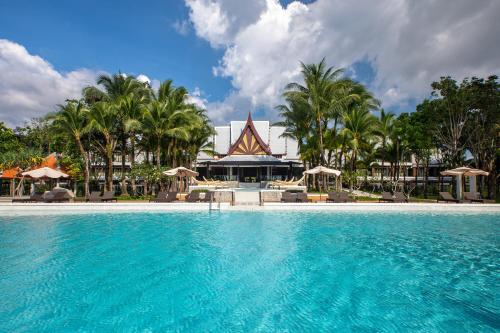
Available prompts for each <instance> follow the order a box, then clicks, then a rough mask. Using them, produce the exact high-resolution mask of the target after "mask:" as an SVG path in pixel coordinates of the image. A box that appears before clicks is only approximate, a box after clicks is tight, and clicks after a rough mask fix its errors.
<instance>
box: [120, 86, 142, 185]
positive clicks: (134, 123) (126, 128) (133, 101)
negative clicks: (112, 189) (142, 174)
mask: <svg viewBox="0 0 500 333" xmlns="http://www.w3.org/2000/svg"><path fill="white" fill-rule="evenodd" d="M146 101H147V99H146V97H145V96H140V95H137V94H129V95H127V96H124V97H122V98H121V99H120V104H119V105H120V106H119V109H120V110H121V112H122V115H123V117H122V122H123V134H124V137H125V135H126V136H127V137H128V139H129V141H130V149H129V159H130V167H131V169H133V168H134V166H135V140H136V135H137V131H138V130H140V129H141V122H142V119H143V116H144V109H145V106H146ZM122 152H123V151H122ZM123 161H124V158H123V156H122V171H123V170H124V166H123ZM124 182H125V178H124V175H122V183H123V184H122V188H126V184H124ZM130 182H131V185H132V193H133V195H136V194H137V188H136V185H135V177H132V178H131V181H130Z"/></svg>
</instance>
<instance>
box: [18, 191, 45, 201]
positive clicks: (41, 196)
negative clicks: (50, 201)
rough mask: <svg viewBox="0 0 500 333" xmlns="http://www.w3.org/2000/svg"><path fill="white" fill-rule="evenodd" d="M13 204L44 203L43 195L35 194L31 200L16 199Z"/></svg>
mask: <svg viewBox="0 0 500 333" xmlns="http://www.w3.org/2000/svg"><path fill="white" fill-rule="evenodd" d="M12 202H13V203H14V202H24V203H26V202H43V194H39V193H33V194H32V195H30V197H29V198H16V199H12Z"/></svg>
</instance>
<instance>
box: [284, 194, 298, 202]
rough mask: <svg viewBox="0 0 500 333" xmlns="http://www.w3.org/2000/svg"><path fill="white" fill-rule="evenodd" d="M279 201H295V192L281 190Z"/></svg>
mask: <svg viewBox="0 0 500 333" xmlns="http://www.w3.org/2000/svg"><path fill="white" fill-rule="evenodd" d="M281 202H297V194H295V193H290V192H283V193H282V194H281Z"/></svg>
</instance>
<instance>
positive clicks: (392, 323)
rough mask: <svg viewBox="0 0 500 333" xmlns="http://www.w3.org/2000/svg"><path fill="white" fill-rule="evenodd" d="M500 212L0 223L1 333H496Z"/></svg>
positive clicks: (98, 217)
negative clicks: (416, 332) (409, 332)
mask: <svg viewBox="0 0 500 333" xmlns="http://www.w3.org/2000/svg"><path fill="white" fill-rule="evenodd" d="M499 230H500V219H499V215H498V214H495V213H492V214H477V213H474V214H467V213H465V214H464V213H462V214H454V213H439V214H431V213H415V212H413V213H411V214H409V213H408V214H407V213H376V212H370V213H369V214H364V213H354V212H351V213H347V212H344V213H332V212H329V213H328V212H326V213H325V212H323V213H321V212H293V213H290V212H288V213H287V212H279V211H276V212H245V211H242V212H237V211H234V212H222V213H219V212H215V213H211V214H208V213H206V212H191V213H187V212H186V213H175V212H171V213H140V214H139V213H135V214H134V213H127V214H116V213H114V214H81V215H59V216H51V215H45V216H40V217H36V216H24V217H23V216H17V217H16V216H10V217H0V295H1V297H0V332H12V331H23V332H24V331H26V332H61V331H64V332H74V331H103V332H109V331H119V332H156V331H194V332H208V331H213V332H228V331H261V332H275V331H280V332H283V331H290V332H303V331H310V332H319V331H338V330H351V331H381V330H386V331H398V330H399V331H401V330H419V331H423V332H432V331H448V332H450V331H453V332H463V331H469V330H473V331H482V332H484V331H494V330H498V329H500V316H499V313H500V306H499V303H498V295H499V294H500V287H499V283H498V277H499V273H500V266H499V258H500V250H499V245H500V240H499V237H498V234H499Z"/></svg>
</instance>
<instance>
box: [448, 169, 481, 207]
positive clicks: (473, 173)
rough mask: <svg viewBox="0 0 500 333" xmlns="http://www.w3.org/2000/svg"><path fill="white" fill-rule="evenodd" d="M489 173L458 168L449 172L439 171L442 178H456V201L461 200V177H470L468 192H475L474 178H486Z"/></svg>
mask: <svg viewBox="0 0 500 333" xmlns="http://www.w3.org/2000/svg"><path fill="white" fill-rule="evenodd" d="M489 174H490V173H489V172H487V171H484V170H481V169H474V168H469V167H459V168H455V169H451V170H445V171H441V175H442V176H457V199H461V198H462V177H463V176H467V177H472V178H471V179H470V180H471V181H470V191H471V192H475V191H476V189H475V187H476V176H488V175H489Z"/></svg>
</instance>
